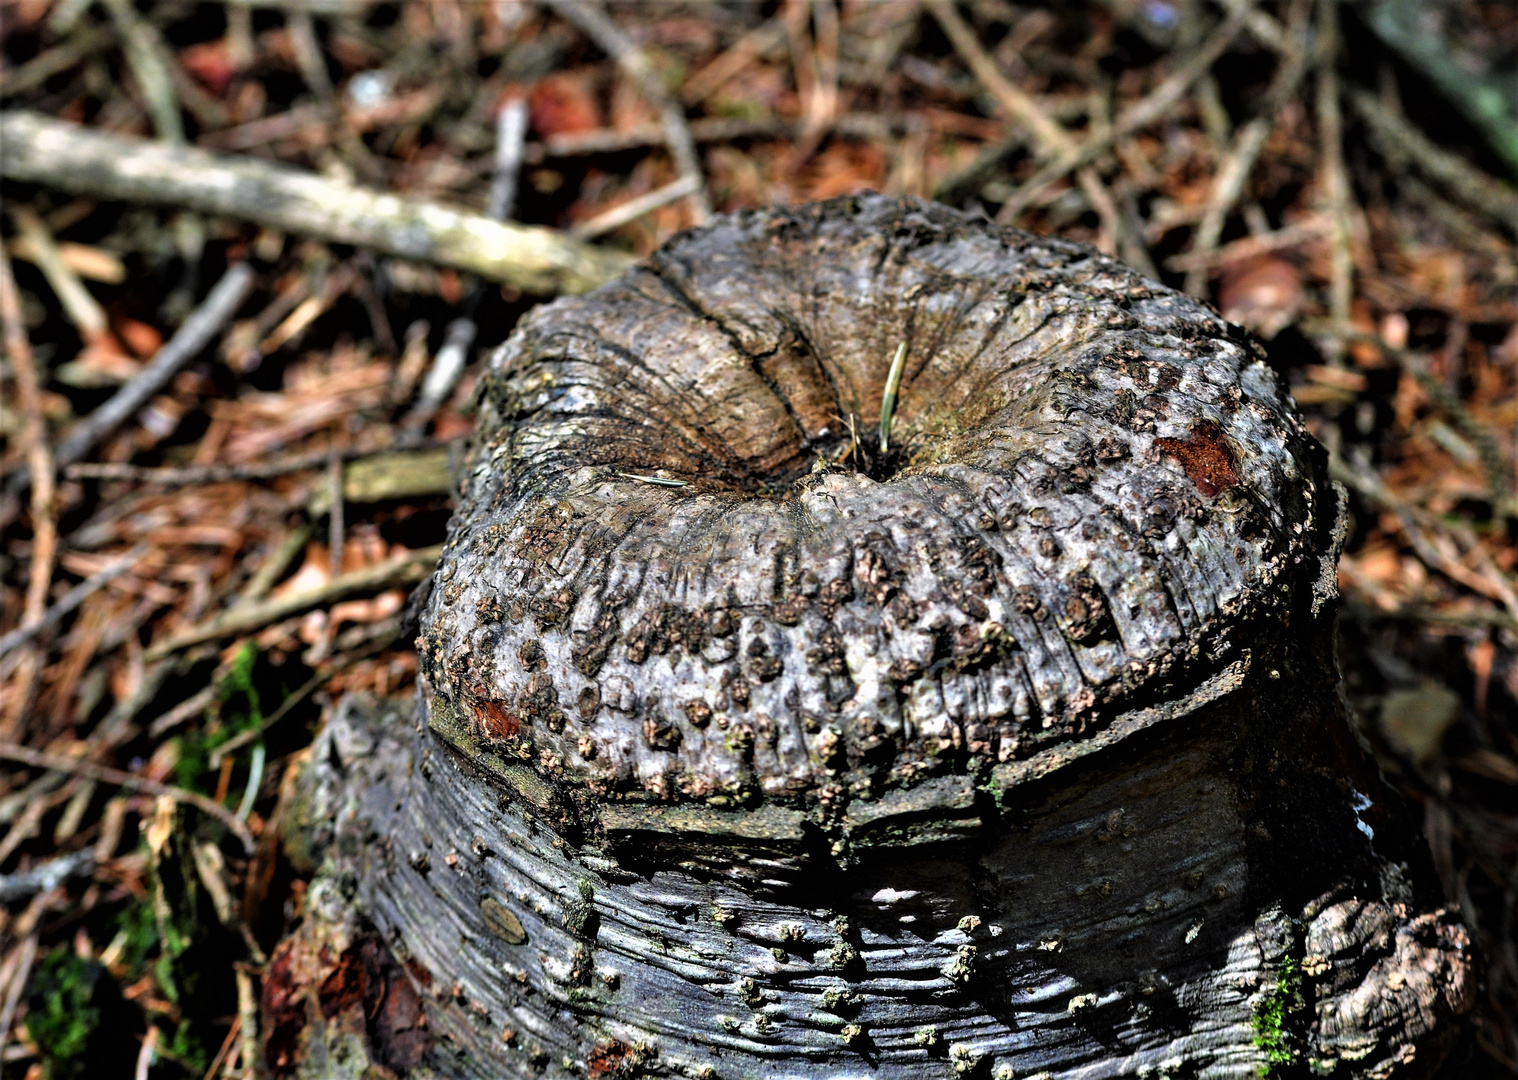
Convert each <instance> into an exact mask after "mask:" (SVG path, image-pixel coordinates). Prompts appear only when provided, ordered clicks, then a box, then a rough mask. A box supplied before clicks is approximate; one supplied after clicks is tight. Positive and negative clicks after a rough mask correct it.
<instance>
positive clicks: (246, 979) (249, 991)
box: [234, 964, 258, 1080]
mask: <svg viewBox="0 0 1518 1080" xmlns="http://www.w3.org/2000/svg"><path fill="white" fill-rule="evenodd" d="M234 971H235V972H236V974H237V1019H238V1027H239V1028H240V1029H241V1032H242V1038H241V1041H240V1042H239V1044H238V1045H239V1049H240V1050H241V1056H242V1075H243V1080H254V1077H256V1076H257V1075H258V994H257V993H255V992H254V989H253V976H252V974H251V973H250V972H249V971H248V970H247V968H245V967H244V966H243V965H242V964H237V965H235V967H234Z"/></svg>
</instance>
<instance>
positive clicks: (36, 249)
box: [9, 206, 111, 344]
mask: <svg viewBox="0 0 1518 1080" xmlns="http://www.w3.org/2000/svg"><path fill="white" fill-rule="evenodd" d="M9 209H10V214H11V218H12V220H14V221H15V222H16V231H17V232H19V233H20V234H21V237H22V239H23V240H25V241H26V248H27V254H28V255H30V256H31V259H32V261H33V262H35V263H36V264H37V268H38V269H39V270H41V271H42V276H43V277H45V278H46V279H47V283H48V287H49V288H51V289H52V290H53V295H54V296H56V297H57V298H58V303H59V305H60V306H61V307H62V308H63V311H64V314H66V315H67V316H68V318H69V322H71V323H73V324H74V326H75V328H76V329H78V331H79V336H80V337H81V338H83V339H84V341H85V343H86V344H93V343H94V342H96V341H99V340H100V339H101V338H103V337H104V336H105V335H106V334H107V333H108V332H109V331H110V326H111V323H110V320H109V319H108V318H107V317H106V314H105V308H103V307H101V306H100V301H98V300H96V299H95V298H94V296H92V295H90V291H89V290H88V289H86V288H85V287H84V282H82V281H80V280H79V275H78V273H76V272H75V271H74V269H73V268H72V267H70V266H69V265H68V264H67V263H66V262H64V260H63V256H62V254H61V253H60V252H59V251H58V245H57V244H56V243H55V242H54V241H53V234H52V231H51V230H50V229H49V228H48V227H47V225H46V224H45V223H44V222H43V220H42V219H41V218H40V217H38V216H37V215H36V214H35V213H33V212H32V211H31V210H30V209H28V208H27V207H24V206H11V207H10V208H9Z"/></svg>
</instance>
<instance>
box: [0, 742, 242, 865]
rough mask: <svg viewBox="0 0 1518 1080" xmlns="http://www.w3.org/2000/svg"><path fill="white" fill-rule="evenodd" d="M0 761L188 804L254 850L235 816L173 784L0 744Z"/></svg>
mask: <svg viewBox="0 0 1518 1080" xmlns="http://www.w3.org/2000/svg"><path fill="white" fill-rule="evenodd" d="M0 759H4V760H6V761H17V762H20V763H21V764H22V765H30V766H31V767H32V768H34V769H52V770H54V771H56V772H61V773H68V774H70V775H71V776H83V777H86V778H87V779H90V780H98V781H100V782H101V783H103V784H115V785H116V786H117V787H124V788H131V789H135V790H137V791H141V792H143V793H144V794H147V795H167V796H168V797H169V798H171V799H173V800H174V801H175V802H180V803H188V804H189V805H190V806H193V807H195V808H196V809H197V810H200V811H201V812H203V813H206V814H209V815H211V816H212V817H214V818H215V819H216V820H217V821H219V822H221V823H222V824H223V825H225V826H226V827H227V828H228V829H230V830H231V832H232V835H234V836H236V837H237V839H238V840H240V841H242V846H243V848H244V849H245V850H246V851H247V853H248V854H249V855H251V854H253V852H254V849H255V848H256V847H257V844H256V842H255V841H254V839H253V833H252V832H250V831H249V829H248V826H247V825H245V824H244V823H243V822H241V821H239V820H238V819H237V815H236V814H234V813H232V811H230V810H228V809H227V808H226V807H225V806H222V805H221V804H220V803H219V802H216V801H215V800H214V799H208V798H206V797H205V796H204V795H201V794H199V793H198V792H194V791H187V790H186V789H184V788H182V787H175V786H174V785H173V784H161V783H159V782H158V781H157V780H149V779H148V778H147V777H145V776H138V775H137V774H136V773H129V772H125V771H123V770H121V769H113V768H111V767H110V766H108V765H97V764H96V763H95V762H93V761H86V760H85V759H84V758H80V757H72V756H70V755H68V754H49V753H46V752H44V751H42V750H33V749H32V748H31V747H29V746H20V745H17V744H16V743H8V742H0Z"/></svg>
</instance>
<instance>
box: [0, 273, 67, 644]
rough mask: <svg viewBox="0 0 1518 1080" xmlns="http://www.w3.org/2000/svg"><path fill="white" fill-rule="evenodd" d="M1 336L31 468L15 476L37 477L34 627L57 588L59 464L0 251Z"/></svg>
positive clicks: (26, 615) (30, 619)
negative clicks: (56, 487)
mask: <svg viewBox="0 0 1518 1080" xmlns="http://www.w3.org/2000/svg"><path fill="white" fill-rule="evenodd" d="M0 334H3V337H4V341H5V352H6V355H7V356H8V357H10V368H11V378H12V379H14V380H15V383H16V404H17V405H18V406H19V408H20V412H21V415H22V417H23V418H24V419H23V421H22V429H21V439H20V442H21V445H22V446H24V447H25V448H26V460H27V464H26V466H25V468H24V469H23V470H21V471H20V472H18V473H17V475H18V476H20V475H22V473H29V474H30V475H31V476H34V477H36V484H35V485H33V487H32V498H31V513H32V552H31V560H30V563H29V565H28V570H27V587H26V606H25V608H24V609H23V614H22V616H21V625H22V626H23V627H33V626H36V625H37V624H38V623H40V622H41V621H42V619H43V615H44V610H45V608H46V606H47V594H48V589H49V588H50V587H51V586H52V583H53V563H54V561H55V560H56V558H57V554H58V520H57V516H56V507H55V506H54V501H55V500H54V495H55V492H54V486H55V485H54V481H55V470H56V468H57V462H56V460H55V459H54V456H53V453H52V451H51V449H50V448H49V447H48V443H47V425H46V424H45V423H44V421H43V419H42V383H43V379H42V377H41V374H40V373H39V371H38V368H37V361H36V357H35V356H34V355H33V353H32V345H31V341H30V340H29V339H28V338H27V336H26V325H25V322H24V320H23V318H22V313H21V294H20V293H19V292H18V291H17V289H16V279H15V277H14V276H13V275H12V274H11V261H10V259H9V258H7V257H6V254H5V251H4V249H3V248H0Z"/></svg>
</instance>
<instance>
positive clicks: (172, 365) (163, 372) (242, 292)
mask: <svg viewBox="0 0 1518 1080" xmlns="http://www.w3.org/2000/svg"><path fill="white" fill-rule="evenodd" d="M253 280H254V278H253V268H252V267H250V266H249V265H248V264H247V263H237V264H236V265H234V266H232V267H230V268H229V269H228V270H227V272H226V273H225V274H223V275H222V279H221V280H220V281H218V282H217V283H216V287H215V288H214V289H212V290H211V292H210V295H208V296H207V297H206V298H205V300H203V301H202V302H201V304H200V306H199V307H198V308H196V309H195V310H194V311H192V312H191V313H190V317H189V318H188V319H186V320H185V321H184V325H183V326H181V327H180V328H179V330H178V331H177V332H176V333H175V334H174V336H173V337H171V338H170V339H169V340H168V342H166V343H165V344H164V346H163V348H161V349H159V350H158V353H157V355H155V356H154V357H153V359H152V360H150V361H148V364H147V366H146V367H144V368H143V369H142V370H141V371H139V372H138V373H137V374H136V375H133V376H132V377H131V379H129V380H128V381H127V383H126V384H125V385H124V386H122V388H121V389H120V390H118V391H116V393H115V394H113V395H112V396H111V398H110V400H109V401H107V402H106V403H105V404H104V405H102V406H100V407H99V408H98V409H96V410H95V411H94V412H92V413H90V415H89V416H88V417H86V418H85V419H84V420H82V421H81V422H80V424H79V426H78V427H76V428H75V429H74V430H73V431H71V432H70V433H69V436H68V438H66V439H64V440H63V444H62V445H61V446H59V447H58V463H59V464H60V465H72V464H73V463H74V462H76V461H78V460H79V459H80V458H82V457H84V455H85V454H87V453H89V452H90V450H92V449H93V448H94V446H95V444H96V443H98V442H99V441H100V440H101V439H103V438H105V437H106V436H107V435H109V434H110V433H111V432H112V431H115V430H116V428H117V426H118V425H120V424H122V423H123V422H125V421H126V420H127V419H128V418H129V417H131V416H133V415H134V414H136V412H137V411H138V410H139V409H141V408H142V407H143V406H144V405H146V404H147V403H148V402H149V401H151V400H152V399H153V397H154V396H155V395H156V394H157V393H158V392H159V391H160V390H162V389H163V388H164V387H165V386H167V385H168V383H169V380H170V379H172V378H173V377H174V375H175V374H176V373H177V372H178V371H179V369H180V368H182V367H184V366H185V364H187V363H189V362H190V361H191V360H193V359H194V358H195V357H196V356H197V355H198V354H199V353H200V350H202V349H204V348H205V347H206V346H207V345H208V344H210V341H211V338H212V336H213V335H215V333H216V332H217V331H218V330H220V329H221V328H222V327H223V326H224V325H226V322H227V320H228V319H230V318H231V317H232V316H233V315H234V314H236V312H237V309H238V308H239V307H241V306H242V302H243V301H244V300H246V299H247V298H248V293H250V292H252V291H253Z"/></svg>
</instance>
